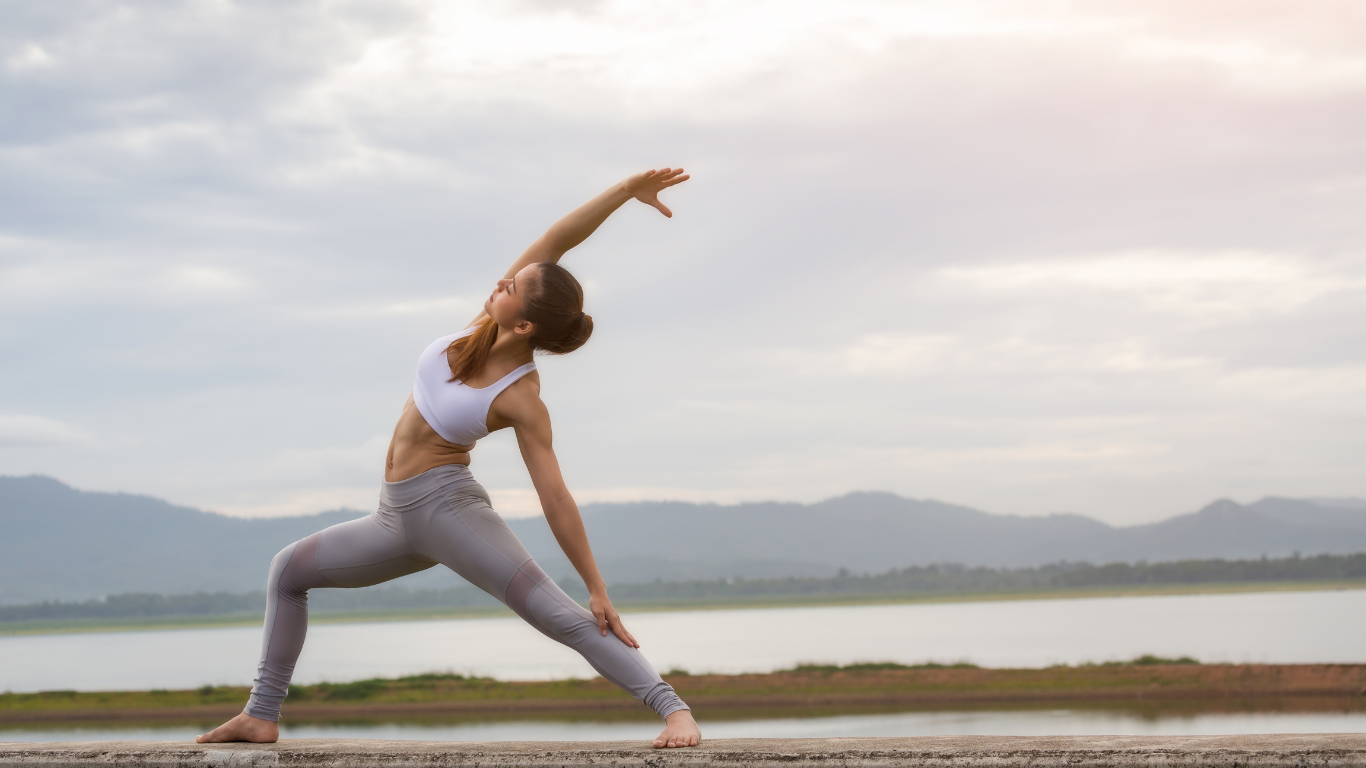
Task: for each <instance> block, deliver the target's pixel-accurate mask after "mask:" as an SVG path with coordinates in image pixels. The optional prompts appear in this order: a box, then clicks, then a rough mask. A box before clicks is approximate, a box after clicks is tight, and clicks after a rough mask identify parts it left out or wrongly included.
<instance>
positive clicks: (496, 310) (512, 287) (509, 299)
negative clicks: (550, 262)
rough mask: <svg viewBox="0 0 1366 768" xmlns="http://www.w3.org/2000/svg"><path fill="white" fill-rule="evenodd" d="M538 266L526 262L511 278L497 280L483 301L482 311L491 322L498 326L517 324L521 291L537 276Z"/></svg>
mask: <svg viewBox="0 0 1366 768" xmlns="http://www.w3.org/2000/svg"><path fill="white" fill-rule="evenodd" d="M539 272H540V266H539V265H536V264H528V265H526V266H525V267H522V269H521V271H519V272H518V273H517V274H515V275H513V276H512V277H511V278H506V277H505V278H503V279H502V280H499V281H498V287H497V288H494V289H493V293H492V294H490V295H489V298H488V301H485V302H484V311H485V312H487V313H488V316H489V317H491V318H493V322H495V323H497V324H498V327H499V328H510V327H513V326H516V325H518V322H519V321H520V320H521V318H522V307H523V306H524V304H523V301H522V295H523V291H525V290H528V289H529V288H530V287H531V284H532V283H534V282H535V281H536V278H537V277H538V276H539Z"/></svg>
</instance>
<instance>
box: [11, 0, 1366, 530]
mask: <svg viewBox="0 0 1366 768" xmlns="http://www.w3.org/2000/svg"><path fill="white" fill-rule="evenodd" d="M0 54H2V55H3V59H2V61H0V88H3V91H2V92H0V93H2V95H0V99H2V100H3V101H2V102H0V142H2V143H0V366H2V370H3V373H2V375H0V474H10V475H14V474H27V473H34V472H36V473H43V474H47V475H52V476H54V477H57V478H58V479H61V480H63V481H65V482H68V483H71V484H73V485H75V486H77V487H80V488H84V489H91V490H111V491H129V492H137V493H149V494H153V495H156V496H160V497H164V498H166V499H169V500H171V501H173V502H177V503H182V504H188V505H193V506H198V507H201V508H205V509H212V510H217V511H222V512H227V513H230V514H239V515H278V514H298V513H305V512H315V511H320V510H323V509H329V508H336V507H339V506H347V507H352V508H357V509H366V510H368V509H372V508H373V507H374V505H375V499H376V496H377V491H378V487H379V482H380V479H381V463H382V459H383V455H384V451H385V448H386V446H387V443H388V439H389V435H390V433H391V430H392V428H393V424H394V422H395V420H396V418H397V416H398V413H399V411H400V409H401V407H402V405H403V402H404V400H405V399H406V397H407V395H408V392H409V390H410V388H411V386H412V375H413V370H414V365H415V363H416V359H417V355H418V353H419V352H420V351H421V350H422V348H423V347H424V346H425V345H426V344H427V343H428V342H430V341H431V340H432V339H433V338H435V337H436V336H439V335H442V334H446V333H450V332H453V331H454V330H457V329H459V328H461V327H463V326H464V325H465V323H466V322H468V320H469V319H470V317H471V316H472V315H473V313H474V312H475V311H476V310H477V308H478V307H479V305H480V304H481V303H482V300H483V297H485V296H487V294H488V293H489V291H490V289H491V288H492V283H493V281H494V280H495V279H496V278H497V277H498V276H499V275H500V273H501V272H502V270H503V269H504V267H505V266H506V264H507V263H508V262H509V261H510V260H511V259H512V258H514V257H515V256H516V255H517V254H518V253H519V252H520V251H521V249H522V248H523V247H524V246H525V245H527V244H528V243H529V242H530V241H531V240H532V239H534V238H535V237H536V236H538V235H539V234H540V233H541V232H542V231H543V230H544V229H545V227H546V226H548V225H549V224H550V223H551V222H552V221H553V220H554V219H555V218H556V217H558V216H559V215H561V214H563V213H565V212H566V211H568V210H569V209H571V208H572V207H574V206H575V205H577V204H579V203H581V202H582V201H583V200H585V199H587V198H588V197H590V196H592V195H593V194H595V193H597V192H599V191H600V190H601V189H603V188H605V187H607V186H608V185H609V184H611V183H613V182H615V181H617V180H619V179H621V178H623V177H624V176H626V175H627V174H629V173H631V172H634V171H637V170H643V169H645V168H650V167H660V166H665V165H673V166H680V165H681V166H684V167H686V168H687V169H688V170H689V171H690V172H691V173H692V174H693V175H694V178H693V180H692V181H689V182H688V183H686V184H684V185H683V186H682V187H679V188H677V189H674V190H670V191H669V192H667V193H666V196H665V201H666V202H667V203H668V204H669V205H670V206H671V207H672V208H673V210H674V212H675V216H674V218H673V219H672V220H666V219H664V218H663V217H661V216H659V215H658V214H657V213H655V212H654V211H653V210H652V209H649V208H647V207H645V206H642V205H638V204H632V205H631V206H628V207H627V208H625V209H623V210H622V211H621V212H620V213H619V214H617V216H616V217H614V218H613V219H612V220H610V221H609V222H608V223H607V225H605V226H604V227H603V228H602V230H600V232H599V234H598V235H597V236H595V237H594V238H593V239H591V240H590V241H588V242H587V243H586V244H585V245H583V246H581V247H580V248H578V249H576V250H575V251H573V252H571V253H570V254H569V256H568V257H567V258H566V260H565V262H564V263H565V265H566V266H567V267H569V268H570V269H571V270H572V271H574V272H575V274H577V275H578V276H579V278H580V279H581V280H582V281H583V283H584V285H585V287H586V289H587V293H588V306H587V309H588V311H589V312H590V313H592V314H593V316H594V318H595V320H596V330H595V332H594V336H593V338H592V340H591V342H590V343H589V344H588V345H587V346H586V347H584V348H583V349H582V350H580V351H579V352H576V353H574V354H573V355H570V356H568V357H563V358H544V359H542V360H541V361H540V367H541V372H542V379H543V387H544V392H543V394H544V397H545V399H546V401H547V403H548V404H549V407H550V409H551V414H552V417H553V419H554V423H555V429H556V447H557V451H558V453H559V456H560V459H561V462H562V464H563V466H564V469H565V473H566V477H567V479H568V481H569V484H570V487H571V489H572V490H573V491H574V492H575V493H576V496H577V498H578V499H579V500H580V501H581V502H587V501H600V500H634V499H685V500H710V501H721V502H734V501H744V500H761V499H780V500H794V501H816V500H820V499H823V498H827V497H830V496H833V495H837V494H841V493H845V492H848V491H853V490H887V491H893V492H896V493H899V494H902V495H906V496H911V497H917V498H926V497H928V498H937V499H941V500H945V501H951V502H958V503H962V504H967V505H971V506H975V507H979V508H981V509H984V510H987V511H991V512H998V513H1012V514H1046V513H1051V512H1078V513H1082V514H1086V515H1090V516H1093V517H1096V518H1098V519H1101V520H1105V521H1107V522H1111V523H1117V524H1131V523H1137V522H1144V521H1150V520H1155V519H1160V518H1164V517H1167V516H1170V515H1173V514H1177V513H1181V512H1187V511H1191V510H1193V509H1196V508H1198V507H1200V506H1202V505H1203V504H1205V503H1207V502H1209V501H1211V500H1213V499H1215V498H1219V497H1231V498H1235V499H1238V500H1242V501H1249V500H1252V499H1255V498H1259V497H1261V496H1263V495H1283V496H1293V497H1306V496H1308V497H1342V496H1366V6H1363V5H1362V4H1361V3H1360V2H1359V0H1342V1H1341V2H1318V1H1315V0H1308V1H1306V0H1282V1H1280V2H1274V1H1273V2H1247V1H1246V0H1238V1H1236V2H1235V1H1230V2H1199V3H1191V2H1189V1H1188V0H1173V1H1171V2H1157V1H1154V0H1141V1H1140V0H1135V1H1134V2H1107V1H1105V0H1088V1H1087V2H1076V3H1069V2H1053V1H1050V2H1037V3H1031V2H1000V3H995V2H978V1H976V0H968V1H964V0H952V1H945V2H858V1H851V0H837V1H832V2H796V1H795V0H775V1H774V2H751V1H750V0H717V1H715V2H700V1H695V0H681V1H679V2H671V3H647V2H607V1H604V2H594V1H591V0H589V1H584V2H575V1H573V0H542V1H541V2H535V1H533V0H521V1H519V2H501V3H489V2H421V1H420V0H414V1H412V2H397V1H395V0H383V2H369V1H368V0H353V1H346V0H343V1H339V2H288V1H282V0H259V2H258V1H253V2H228V1H226V0H197V1H181V2H160V1H159V2H136V1H134V2H120V3H114V2H64V3H35V2H29V1H27V0H7V1H5V2H0ZM474 469H475V472H476V476H477V477H479V478H481V480H482V481H483V482H484V484H485V485H486V486H487V487H488V488H489V489H490V490H491V492H492V493H493V495H494V497H495V500H496V502H497V503H498V505H499V506H500V508H501V509H502V511H503V512H504V513H505V514H509V515H525V514H532V513H535V512H537V511H538V506H537V504H536V501H535V497H534V494H533V493H531V492H530V490H529V489H530V484H529V481H528V479H527V475H526V470H525V468H524V467H523V466H522V465H521V462H520V459H519V458H518V455H517V452H516V448H515V443H514V441H513V439H512V436H511V435H510V434H503V433H500V434H497V435H494V436H491V437H490V438H488V439H486V440H485V441H482V442H481V444H480V445H479V447H478V448H477V449H476V451H475V455H474Z"/></svg>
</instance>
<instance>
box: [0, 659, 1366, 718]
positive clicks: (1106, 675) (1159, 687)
mask: <svg viewBox="0 0 1366 768" xmlns="http://www.w3.org/2000/svg"><path fill="white" fill-rule="evenodd" d="M665 679H667V680H668V681H669V682H670V683H671V684H672V685H673V686H674V687H675V688H676V689H677V690H678V692H679V694H680V695H682V696H683V697H684V698H685V699H686V700H687V701H688V702H689V703H690V704H691V705H692V706H693V707H694V708H695V710H696V711H697V712H698V713H699V714H700V715H706V714H709V713H716V714H718V715H720V714H722V713H724V712H731V713H733V714H734V713H739V712H749V713H754V712H779V711H784V710H792V709H799V710H809V709H812V708H817V709H820V710H823V711H831V712H836V711H853V710H855V709H858V708H868V707H887V706H903V707H907V706H969V705H988V704H1001V705H1005V704H1017V705H1018V704H1030V703H1040V702H1073V703H1089V705H1103V704H1105V703H1106V702H1133V701H1137V700H1143V701H1162V700H1170V701H1194V700H1218V701H1221V702H1225V704H1227V703H1228V702H1257V701H1260V702H1263V703H1265V702H1267V701H1281V700H1285V699H1291V698H1301V699H1305V700H1310V699H1313V700H1315V701H1319V700H1328V701H1331V702H1332V707H1333V708H1334V709H1337V710H1341V709H1344V708H1346V709H1350V710H1353V711H1361V710H1363V709H1366V696H1363V695H1362V692H1363V690H1366V665H1326V664H1320V665H1231V664H1216V665H1204V664H1198V663H1196V662H1194V661H1193V660H1189V659H1180V660H1176V659H1154V658H1152V657H1145V658H1143V659H1138V660H1136V661H1134V662H1128V663H1123V664H1105V665H1094V666H1080V667H1066V666H1063V667H1050V668H1046V669H980V668H977V667H973V666H971V665H937V664H927V665H919V666H905V665H900V664H889V663H883V664H856V665H851V666H844V667H836V666H815V665H812V666H801V667H797V668H796V669H791V670H785V671H782V672H774V673H769V674H750V675H691V674H688V673H687V672H685V671H682V670H672V671H670V672H667V673H665ZM247 693H248V689H246V688H239V687H204V688H200V689H196V690H188V691H107V692H77V691H47V692H44V693H26V694H15V693H7V694H3V695H0V724H11V725H13V724H17V723H39V722H49V723H52V722H81V721H103V722H109V721H117V720H137V721H153V720H156V721H168V720H213V719H215V718H220V717H230V716H232V714H234V713H235V712H237V711H240V709H241V707H242V705H243V703H244V702H245V700H246V697H247ZM1242 706H1243V707H1246V706H1247V705H1246V704H1244V705H1242ZM640 708H641V705H640V704H639V702H636V701H635V700H634V699H631V698H630V697H629V696H627V695H626V694H625V693H623V692H622V691H620V690H619V689H617V688H616V687H615V686H613V685H612V684H611V683H608V682H607V681H605V680H603V679H601V678H594V679H592V680H560V681H544V682H503V681H498V680H492V679H489V678H472V677H464V676H461V675H449V674H429V675H415V676H412V677H404V678H400V679H396V680H380V679H376V680H360V681H356V682H351V683H339V684H328V683H323V684H319V685H308V686H293V687H291V688H290V694H289V697H288V699H287V700H286V702H285V715H286V717H290V718H299V719H347V718H380V719H392V718H407V717H412V716H432V715H440V714H462V713H463V714H470V715H475V714H478V715H488V716H492V715H516V714H523V715H525V714H528V713H554V712H560V713H575V712H577V713H592V712H603V713H610V712H623V713H624V712H632V711H636V710H639V709H640Z"/></svg>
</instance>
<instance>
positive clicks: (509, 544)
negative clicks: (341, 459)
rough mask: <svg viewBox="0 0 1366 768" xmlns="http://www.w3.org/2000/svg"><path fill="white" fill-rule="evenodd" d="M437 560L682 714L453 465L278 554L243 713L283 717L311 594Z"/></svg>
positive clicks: (650, 671)
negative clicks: (549, 574)
mask: <svg viewBox="0 0 1366 768" xmlns="http://www.w3.org/2000/svg"><path fill="white" fill-rule="evenodd" d="M437 563H441V564H442V565H445V566H446V567H448V568H450V569H451V570H453V571H455V572H456V573H458V574H460V575H461V576H464V577H465V578H466V579H468V580H469V581H470V582H472V583H473V584H474V585H475V586H477V587H479V588H480V589H482V590H484V591H485V592H488V593H489V594H490V595H493V596H494V597H496V598H498V599H499V600H502V601H503V602H504V603H506V604H507V606H508V607H509V608H511V609H512V610H513V611H515V612H516V613H517V615H518V616H521V617H522V618H523V619H525V620H526V622H527V623H528V624H530V625H531V626H533V627H535V628H536V629H538V630H540V631H541V633H542V634H544V635H546V636H547V637H549V638H551V639H552V640H557V641H559V642H561V643H564V644H565V645H567V646H569V647H570V648H573V649H574V650H576V651H578V652H579V653H581V654H583V657H584V658H585V659H587V660H588V663H589V664H591V665H593V669H596V670H597V671H598V674H600V675H602V676H603V677H605V678H607V679H608V680H610V681H612V682H613V683H615V684H616V685H617V686H618V687H620V688H622V689H623V690H625V691H626V692H628V693H630V694H631V695H632V696H634V697H636V698H637V699H640V700H641V701H643V702H645V704H646V705H647V706H649V707H650V708H651V709H653V710H654V711H655V712H657V713H658V714H659V716H660V717H667V716H668V715H669V714H671V713H673V712H677V711H678V710H680V709H687V708H688V705H686V704H684V703H683V701H682V700H681V699H679V698H678V694H676V693H674V689H673V687H672V686H670V685H669V684H668V683H666V682H664V681H663V680H661V679H660V677H659V674H658V673H657V672H655V670H654V668H653V667H651V666H650V662H648V661H646V660H645V657H644V656H642V655H641V654H640V651H638V650H636V649H635V648H632V647H631V646H629V645H627V644H625V643H623V642H622V641H621V640H619V639H617V637H616V635H614V634H612V633H611V632H610V631H609V632H608V633H607V636H606V637H603V636H602V635H601V634H599V633H598V622H597V620H596V619H594V618H593V614H591V613H589V612H588V611H586V610H584V609H583V607H582V606H580V605H579V604H578V603H576V602H574V601H573V600H571V599H570V598H569V596H568V595H566V594H565V593H564V591H563V590H561V589H560V588H559V587H558V586H556V584H555V582H553V581H551V580H550V579H548V578H546V575H545V572H543V571H542V570H541V569H540V567H539V566H537V565H536V561H534V560H532V559H531V555H530V554H528V553H527V551H526V548H525V547H523V546H522V543H521V542H520V541H518V540H517V537H516V536H515V535H514V534H513V533H512V530H511V529H510V528H508V525H507V523H505V522H503V518H501V517H499V516H498V513H496V512H494V511H493V508H492V507H491V506H490V504H489V497H488V494H487V493H486V492H485V491H484V489H483V487H482V486H480V485H479V483H477V482H475V480H474V476H473V475H471V474H470V470H469V467H466V466H463V465H460V464H450V465H447V466H443V467H437V468H436V469H432V470H429V471H427V472H423V473H422V474H420V475H418V476H417V477H413V478H409V479H407V480H402V481H400V482H397V483H385V484H384V486H383V490H381V491H380V502H379V509H377V510H376V511H375V512H374V513H373V514H371V515H370V516H369V517H364V518H361V519H359V520H352V521H351V522H349V523H342V524H340V525H334V526H332V527H331V528H328V529H326V530H324V531H322V532H320V533H315V534H313V535H312V536H308V537H306V538H303V539H300V540H299V541H296V542H294V543H293V544H290V545H289V546H288V547H285V548H284V549H282V550H280V554H278V555H276V556H275V559H274V560H273V561H272V562H271V564H270V580H269V581H268V582H267V586H266V626H265V640H264V641H263V642H262V644H261V663H260V664H259V665H258V666H257V668H256V683H255V685H253V686H252V689H251V699H250V700H248V702H247V707H246V713H247V714H248V715H251V716H252V717H259V718H261V719H263V720H279V719H280V703H281V702H282V701H284V698H285V693H286V692H287V691H288V690H289V679H290V678H291V677H292V676H293V675H294V662H295V661H296V660H298V658H299V651H300V650H302V649H303V645H304V634H305V633H306V632H307V631H308V590H310V589H312V588H314V587H368V586H370V585H372V584H379V583H381V582H385V581H389V580H391V579H397V578H398V577H400V576H406V575H408V574H410V573H415V572H417V571H421V570H425V569H427V568H431V567H432V566H434V565H436V564H437Z"/></svg>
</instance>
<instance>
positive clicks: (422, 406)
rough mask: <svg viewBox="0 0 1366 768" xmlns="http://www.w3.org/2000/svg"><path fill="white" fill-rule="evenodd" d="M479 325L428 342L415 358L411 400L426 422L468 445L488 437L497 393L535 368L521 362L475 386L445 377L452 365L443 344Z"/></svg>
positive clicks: (471, 330)
mask: <svg viewBox="0 0 1366 768" xmlns="http://www.w3.org/2000/svg"><path fill="white" fill-rule="evenodd" d="M478 327H479V326H477V325H476V326H474V327H473V328H466V329H465V330H463V331H461V332H459V333H452V334H451V335H449V336H442V337H441V338H439V339H437V340H436V341H433V342H432V343H431V344H429V345H427V348H426V349H425V350H423V351H422V356H421V357H419V358H418V359H417V381H416V382H414V384H413V403H414V404H415V405H416V406H417V410H418V412H419V413H421V414H422V418H424V419H426V420H427V424H428V425H430V426H431V428H432V429H433V430H435V431H436V433H437V434H438V435H441V437H442V438H444V439H445V440H446V441H447V442H449V443H454V444H455V445H471V444H473V443H474V441H476V440H480V439H483V438H485V437H488V434H489V427H488V418H489V406H490V405H492V404H493V399H494V398H495V397H498V395H499V393H501V392H502V391H503V390H505V389H507V388H508V387H509V386H511V385H512V384H513V383H514V382H516V381H517V380H518V379H520V378H522V377H523V376H525V375H527V374H528V373H531V372H532V371H534V370H536V364H535V363H527V364H526V365H523V366H520V367H519V368H517V369H516V370H514V371H513V372H512V373H509V374H508V375H506V376H504V377H503V378H501V379H499V380H498V381H496V382H494V383H492V384H490V385H488V386H487V387H483V388H482V389H475V388H473V387H467V386H465V385H464V384H463V383H461V382H459V381H448V379H450V377H451V366H450V363H449V362H447V360H446V347H449V346H450V345H451V342H452V341H455V340H456V339H458V338H460V337H461V336H469V335H470V334H471V333H474V332H475V330H476V329H478Z"/></svg>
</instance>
